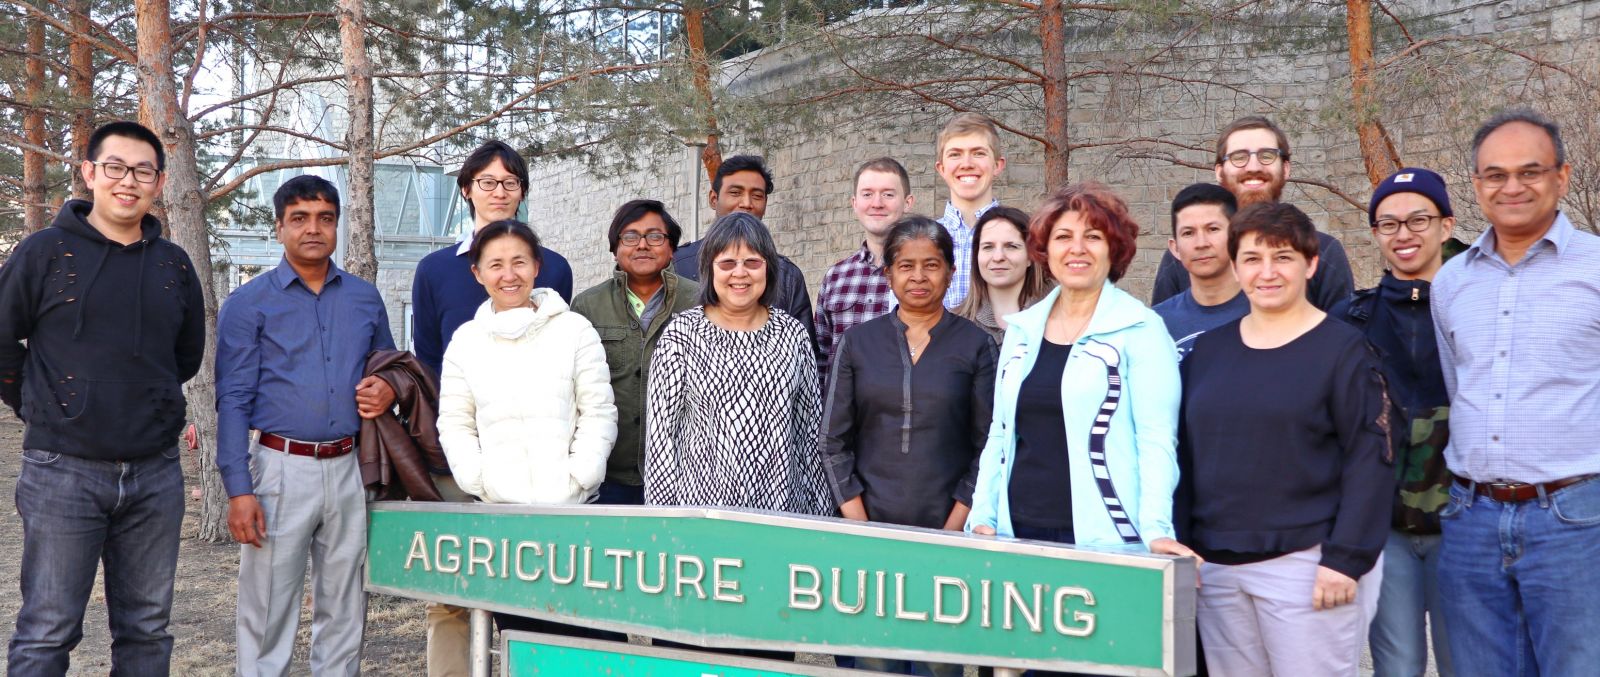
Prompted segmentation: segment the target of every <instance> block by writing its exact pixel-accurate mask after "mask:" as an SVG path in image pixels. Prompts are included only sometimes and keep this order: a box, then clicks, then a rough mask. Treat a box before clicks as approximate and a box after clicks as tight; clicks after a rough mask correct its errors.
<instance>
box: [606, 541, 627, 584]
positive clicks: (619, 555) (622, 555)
mask: <svg viewBox="0 0 1600 677" xmlns="http://www.w3.org/2000/svg"><path fill="white" fill-rule="evenodd" d="M606 557H610V558H611V559H613V560H616V563H617V577H616V587H613V588H612V590H621V589H622V581H624V580H626V579H624V578H623V577H622V563H623V562H622V560H625V559H628V558H630V557H633V551H632V550H621V549H618V548H606Z"/></svg>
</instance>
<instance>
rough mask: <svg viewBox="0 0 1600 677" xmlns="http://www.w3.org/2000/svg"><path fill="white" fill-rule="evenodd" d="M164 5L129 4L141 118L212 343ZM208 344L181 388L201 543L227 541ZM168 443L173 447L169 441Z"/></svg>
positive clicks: (204, 241) (212, 303)
mask: <svg viewBox="0 0 1600 677" xmlns="http://www.w3.org/2000/svg"><path fill="white" fill-rule="evenodd" d="M171 16H172V12H171V7H170V4H169V2H168V0H136V2H135V3H134V18H135V22H136V23H135V25H136V29H137V31H138V38H139V41H138V57H139V61H138V72H139V95H140V99H141V101H142V104H141V107H140V113H141V117H142V118H144V119H145V120H146V121H148V123H149V124H150V127H151V129H153V130H155V132H156V134H158V135H160V137H161V142H162V144H163V145H164V146H166V152H167V172H166V174H167V185H166V188H165V189H164V190H163V191H162V193H161V200H162V202H164V203H165V205H166V217H167V227H168V229H170V232H171V233H172V240H173V242H175V243H177V244H178V246H180V247H183V249H184V250H185V251H187V252H188V253H189V258H190V259H191V260H193V261H194V267H195V271H194V272H195V274H196V275H197V276H199V278H200V289H201V292H202V297H203V298H204V299H205V313H206V336H207V337H214V336H216V335H217V296H216V288H215V279H214V278H213V277H212V273H211V244H210V237H209V235H208V233H207V231H206V222H205V206H206V197H205V193H204V192H203V191H202V190H201V188H200V186H201V184H200V172H199V167H198V163H197V161H196V158H195V142H194V126H193V125H192V124H191V123H190V122H189V118H188V116H187V115H185V113H184V111H183V109H182V108H180V107H179V105H178V84H177V80H176V78H175V77H174V76H173V73H172V56H173V53H172V50H173V47H174V45H173V41H172V24H171ZM215 345H216V343H215V342H214V341H210V340H208V341H206V352H205V359H204V361H203V362H202V363H201V365H200V373H199V374H198V375H196V376H195V377H194V380H192V381H189V384H188V386H187V390H188V393H187V395H188V399H189V420H190V421H191V422H193V423H194V424H195V427H196V428H197V429H198V432H199V439H200V441H201V451H200V487H201V507H200V520H199V521H200V525H199V526H200V530H199V534H198V537H199V538H200V539H201V540H205V541H213V542H219V541H224V540H227V538H228V524H227V521H228V512H227V507H228V495H227V492H226V491H225V490H224V489H223V488H222V477H221V476H220V475H218V474H217V464H216V460H217V459H216V438H217V410H216V391H217V386H216V370H215V366H214V365H215V361H216V354H215ZM174 442H176V440H174Z"/></svg>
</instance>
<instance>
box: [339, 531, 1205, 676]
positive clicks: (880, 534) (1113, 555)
mask: <svg viewBox="0 0 1600 677" xmlns="http://www.w3.org/2000/svg"><path fill="white" fill-rule="evenodd" d="M369 511H370V512H379V511H393V512H431V513H462V514H486V515H561V516H574V517H599V516H604V517H642V518H703V519H709V520H721V521H731V522H742V523H748V524H759V525H768V526H777V527H788V528H795V529H803V530H809V531H820V532H827V533H835V534H848V535H854V536H865V537H870V538H880V539H889V540H897V541H906V542H914V543H924V544H934V545H943V546H954V547H960V548H966V549H972V550H979V551H988V552H996V553H1009V554H1018V555H1029V556H1035V557H1045V558H1052V559H1060V560H1068V561H1076V562H1089V563H1099V564H1110V565H1115V566H1121V567H1130V568H1138V569H1151V570H1158V571H1160V572H1161V577H1162V584H1163V590H1164V592H1163V595H1162V619H1161V627H1162V631H1161V632H1162V637H1161V646H1162V651H1161V654H1162V658H1161V663H1162V666H1161V668H1159V669H1151V668H1143V667H1137V666H1119V665H1110V664H1104V663H1090V662H1082V661H1046V660H1037V659H1029V658H1020V659H1018V658H1005V657H992V661H990V660H985V661H984V662H993V663H994V665H995V667H1007V668H1019V669H1025V670H1032V669H1038V670H1053V671H1077V672H1088V671H1093V672H1095V673H1097V674H1105V675H1135V676H1170V675H1188V674H1194V671H1195V669H1196V668H1195V662H1196V657H1195V647H1194V641H1193V638H1194V636H1195V635H1194V617H1195V613H1194V612H1195V593H1194V590H1195V587H1196V581H1197V570H1196V567H1195V562H1194V560H1192V559H1189V558H1180V557H1172V556H1167V555H1154V554H1149V553H1134V552H1129V551H1118V550H1112V549H1096V548H1088V547H1080V546H1066V545H1061V544H1057V543H1046V542H1042V541H1029V540H1022V539H1009V538H984V537H975V536H971V535H967V534H962V533H957V532H949V531H941V530H936V529H924V528H919V527H906V526H898V525H889V524H881V523H869V522H857V521H853V520H845V519H842V518H836V517H812V516H804V515H795V514H791V513H778V512H768V511H758V510H737V509H726V508H683V507H644V506H611V505H508V504H490V503H431V502H413V501H377V502H373V503H370V504H369ZM371 567H372V562H371V559H370V555H369V559H368V561H367V563H366V565H365V573H364V577H365V584H366V589H367V590H368V591H371V592H379V593H384V594H388V595H395V596H399V597H407V598H411V599H420V600H423V601H428V602H436V603H442V604H451V605H455V606H461V607H466V608H471V609H484V610H488V611H496V612H501V613H509V614H515V615H521V616H527V617H530V618H539V619H543V620H550V621H556V622H560V623H564V624H568V625H577V626H582V627H588V628H595V629H601V630H610V631H615V632H626V633H631V634H638V635H646V636H649V637H657V638H661V639H667V640H671V641H674V642H679V643H687V644H693V645H696V646H706V647H716V648H743V649H766V650H775V651H800V652H808V653H823V654H836V655H839V654H842V655H869V656H876V657H882V658H893V659H903V660H917V661H931V662H938V663H958V664H972V663H974V662H979V661H978V659H977V658H978V657H975V656H973V655H971V654H964V653H962V654H958V653H944V652H938V651H912V650H903V649H895V648H884V647H871V646H857V645H839V644H821V643H814V642H798V641H776V640H766V639H746V638H741V637H738V636H731V635H701V634H698V633H691V632H682V631H675V630H665V629H662V628H658V627H652V626H646V625H639V624H633V623H628V622H624V621H611V620H597V619H591V618H582V617H577V616H572V615H568V614H560V613H553V612H549V611H544V610H539V609H532V608H527V607H519V606H513V605H508V604H496V603H488V604H485V603H484V602H483V601H482V600H478V599H466V598H462V597H458V596H454V595H447V594H433V593H429V592H422V591H415V590H409V589H400V588H393V587H389V586H385V585H378V584H374V583H372V578H371ZM983 658H984V659H990V658H991V657H983Z"/></svg>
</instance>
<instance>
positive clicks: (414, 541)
mask: <svg viewBox="0 0 1600 677" xmlns="http://www.w3.org/2000/svg"><path fill="white" fill-rule="evenodd" d="M419 559H420V560H422V570H423V571H433V565H432V564H429V563H428V538H427V537H426V536H423V535H422V532H420V531H418V532H415V533H413V534H411V551H410V552H408V553H406V571H410V570H411V563H412V562H415V561H417V560H419Z"/></svg>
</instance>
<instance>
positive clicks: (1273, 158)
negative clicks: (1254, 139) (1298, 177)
mask: <svg viewBox="0 0 1600 677" xmlns="http://www.w3.org/2000/svg"><path fill="white" fill-rule="evenodd" d="M1252 155H1254V156H1256V160H1259V161H1260V162H1261V164H1262V165H1263V166H1270V165H1272V164H1274V163H1276V162H1277V161H1278V159H1279V158H1282V157H1284V153H1283V151H1281V150H1278V149H1276V148H1262V149H1261V150H1236V151H1233V152H1232V153H1228V155H1227V156H1226V157H1227V158H1228V163H1229V164H1232V165H1233V166H1235V167H1243V166H1245V165H1247V164H1250V156H1252Z"/></svg>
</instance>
